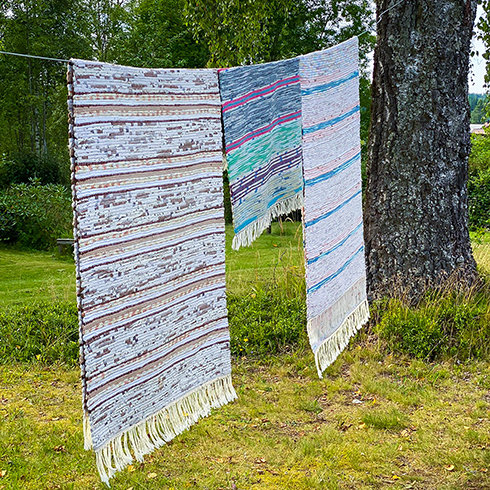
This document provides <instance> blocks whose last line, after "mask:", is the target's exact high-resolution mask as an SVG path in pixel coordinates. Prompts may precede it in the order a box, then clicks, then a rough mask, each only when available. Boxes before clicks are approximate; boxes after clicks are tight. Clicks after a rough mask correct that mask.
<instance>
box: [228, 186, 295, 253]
mask: <svg viewBox="0 0 490 490" xmlns="http://www.w3.org/2000/svg"><path fill="white" fill-rule="evenodd" d="M303 205H304V197H303V192H302V190H299V191H298V192H296V194H294V196H291V197H288V198H287V199H285V200H283V201H279V202H277V203H275V204H274V205H273V206H271V207H270V208H269V209H268V210H267V213H266V214H265V215H264V216H262V217H261V218H259V219H258V220H256V221H254V222H253V223H250V224H249V225H248V226H246V227H245V228H244V229H243V230H240V231H239V232H238V233H236V234H235V236H234V237H233V241H232V242H231V248H232V249H233V250H238V249H239V248H240V247H248V246H249V245H251V244H252V243H253V242H254V241H255V240H256V239H257V238H258V237H259V236H260V234H261V233H262V232H263V231H264V230H265V229H266V228H267V227H268V226H269V225H270V224H271V222H272V220H273V219H274V218H277V217H278V216H282V215H284V214H289V213H291V212H292V211H296V210H297V209H301V208H302V207H303Z"/></svg>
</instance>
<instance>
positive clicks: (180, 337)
mask: <svg viewBox="0 0 490 490" xmlns="http://www.w3.org/2000/svg"><path fill="white" fill-rule="evenodd" d="M227 318H228V317H227V316H222V317H220V318H216V319H214V320H211V321H210V322H209V323H207V324H201V325H199V326H197V327H194V328H192V329H190V330H186V331H185V332H183V333H182V334H181V335H178V336H175V337H173V338H169V339H168V340H167V341H166V342H165V344H161V345H158V346H157V347H155V348H153V349H151V350H146V351H145V352H143V353H141V354H139V355H138V357H133V358H131V359H128V360H126V361H124V362H122V363H121V362H118V363H117V364H115V365H113V366H111V367H109V368H108V369H105V370H104V371H98V372H97V373H95V374H93V375H91V376H86V379H87V381H92V380H94V381H95V380H97V378H99V377H100V376H104V377H108V376H109V375H110V374H111V372H112V371H114V370H115V369H121V368H123V367H125V366H130V365H131V364H133V363H134V362H140V361H144V360H145V358H147V357H150V356H152V355H153V354H155V353H156V352H158V351H161V350H163V349H166V348H168V347H169V346H172V345H175V344H177V343H178V342H180V341H181V340H183V339H185V338H186V337H189V336H190V335H191V333H192V332H195V331H197V330H203V335H201V336H200V337H197V338H195V339H193V340H192V341H189V342H186V343H185V344H183V345H182V347H183V346H185V345H188V344H189V343H191V342H194V341H196V342H197V341H198V340H200V339H202V338H204V337H206V336H209V335H210V334H214V333H216V332H222V331H223V330H227V329H228V327H227V326H223V327H221V328H219V329H216V330H213V331H212V332H207V331H208V330H209V329H210V328H212V327H213V326H214V325H216V324H217V323H219V322H222V321H223V320H226V319H227ZM206 332H207V333H206ZM90 342H93V339H92V340H90ZM174 350H175V349H173V350H170V351H169V352H167V353H165V354H162V356H163V357H167V356H168V355H170V354H171V353H172V352H173V351H174ZM162 356H160V357H158V358H157V359H154V360H153V361H152V363H155V362H158V361H159V360H160V359H162ZM138 369H142V368H138ZM132 372H135V369H130V370H128V371H127V372H126V373H125V374H124V375H126V374H129V373H132ZM124 375H121V376H124ZM121 376H118V377H117V378H114V380H112V381H111V383H112V382H113V381H115V380H116V379H118V378H120V377H121Z"/></svg>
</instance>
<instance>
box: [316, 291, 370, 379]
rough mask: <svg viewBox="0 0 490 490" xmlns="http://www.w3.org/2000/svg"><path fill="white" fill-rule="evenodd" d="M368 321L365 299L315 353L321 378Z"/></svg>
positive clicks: (367, 307)
mask: <svg viewBox="0 0 490 490" xmlns="http://www.w3.org/2000/svg"><path fill="white" fill-rule="evenodd" d="M368 320H369V303H368V301H367V299H364V300H363V301H362V302H361V303H360V304H359V305H357V306H356V308H355V309H354V310H353V311H351V313H349V314H348V315H347V316H346V318H345V319H344V321H343V322H342V324H341V325H340V327H339V328H338V329H337V330H335V332H334V333H333V334H332V335H330V337H328V338H326V339H325V340H324V341H323V342H322V343H321V344H320V346H319V347H318V349H317V350H316V351H315V364H316V368H317V370H318V376H319V377H320V378H323V371H325V369H327V367H328V366H330V364H332V363H333V362H334V361H335V360H336V359H337V357H338V356H339V355H340V354H341V353H342V351H343V350H344V349H345V348H346V347H347V345H348V344H349V340H350V339H351V337H353V336H354V335H355V334H356V333H357V332H358V330H360V329H361V327H362V326H363V325H364V324H365V323H366V322H367V321H368ZM310 321H311V320H310Z"/></svg>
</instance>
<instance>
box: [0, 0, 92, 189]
mask: <svg viewBox="0 0 490 490" xmlns="http://www.w3.org/2000/svg"><path fill="white" fill-rule="evenodd" d="M81 7H82V5H81V4H80V2H78V0H74V1H68V0H24V1H20V2H19V1H12V0H5V1H3V2H2V3H1V4H0V39H1V46H2V50H4V51H12V52H17V53H25V54H31V55H38V56H49V57H54V58H68V57H70V56H76V55H79V56H85V57H86V56H89V55H90V49H89V45H88V44H87V43H86V42H85V40H84V39H83V37H82V36H81V35H80V34H79V20H80V14H81ZM0 73H1V77H0V155H2V156H3V157H5V155H7V156H9V158H12V159H14V161H15V162H17V163H18V165H17V178H19V179H20V180H22V179H23V175H24V173H26V172H27V173H28V174H29V173H30V174H31V176H33V175H32V174H37V175H36V176H38V177H40V178H41V179H42V180H47V181H50V182H53V181H58V180H60V179H62V176H61V174H62V173H64V176H65V177H64V178H65V179H67V174H68V171H67V168H69V166H68V167H66V162H67V159H68V151H67V136H66V135H67V130H68V129H67V117H66V82H65V78H66V75H65V74H66V66H65V65H63V64H61V63H57V62H55V61H47V60H37V59H29V58H18V57H13V56H7V55H0ZM60 165H61V166H63V165H65V167H64V169H63V168H61V167H60ZM64 170H66V171H64Z"/></svg>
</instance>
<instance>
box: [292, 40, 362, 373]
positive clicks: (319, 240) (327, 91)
mask: <svg viewBox="0 0 490 490" xmlns="http://www.w3.org/2000/svg"><path fill="white" fill-rule="evenodd" d="M300 79H301V102H302V122H303V162H304V168H303V172H304V180H305V187H304V195H305V203H304V242H305V261H306V287H307V325H308V335H309V339H310V343H311V347H312V349H313V351H314V353H315V359H316V364H317V368H318V372H319V374H320V376H321V374H322V372H323V371H324V369H325V368H326V367H327V366H328V365H329V364H331V363H332V362H333V361H334V360H335V359H336V357H337V356H338V355H339V354H340V352H341V351H342V350H343V349H344V348H345V346H346V345H347V343H348V342H349V339H350V337H351V336H352V335H353V334H354V333H355V332H356V331H357V330H358V329H359V328H360V327H361V326H362V324H363V323H364V322H365V321H367V319H368V316H369V311H368V306H367V301H366V272H365V263H364V242H363V226H362V194H361V192H362V190H361V153H360V137H359V129H360V127H359V123H360V112H359V69H358V42H357V38H353V39H351V40H349V41H346V42H344V43H342V44H340V45H338V46H335V47H333V48H330V49H327V50H324V51H319V52H315V53H311V54H308V55H305V56H302V57H300Z"/></svg>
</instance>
